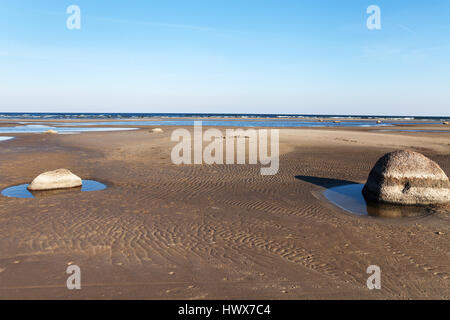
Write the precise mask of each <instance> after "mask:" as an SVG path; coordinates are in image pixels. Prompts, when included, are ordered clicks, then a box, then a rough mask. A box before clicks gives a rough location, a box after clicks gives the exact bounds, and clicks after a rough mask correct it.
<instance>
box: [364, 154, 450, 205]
mask: <svg viewBox="0 0 450 320" xmlns="http://www.w3.org/2000/svg"><path fill="white" fill-rule="evenodd" d="M363 194H364V197H365V198H366V199H367V200H369V201H374V202H383V203H391V204H403V205H429V204H446V203H450V183H449V180H448V177H447V176H446V174H445V173H444V171H442V169H441V168H440V167H439V165H438V164H437V163H436V162H434V161H432V160H430V159H428V158H427V157H425V156H424V155H423V154H421V153H418V152H414V151H409V150H400V151H394V152H390V153H388V154H386V155H384V156H383V157H381V158H380V159H379V160H378V161H377V163H376V164H375V166H374V167H373V169H372V171H371V172H370V174H369V178H368V179H367V183H366V185H365V186H364V188H363Z"/></svg>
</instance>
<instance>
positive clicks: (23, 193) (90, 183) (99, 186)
mask: <svg viewBox="0 0 450 320" xmlns="http://www.w3.org/2000/svg"><path fill="white" fill-rule="evenodd" d="M27 187H28V184H21V185H18V186H13V187H9V188H6V189H4V190H3V191H2V195H3V196H5V197H9V198H37V197H46V196H51V195H57V194H63V193H70V192H72V193H73V192H75V193H77V192H89V191H100V190H104V189H106V188H107V186H106V185H104V184H103V183H100V182H98V181H94V180H83V186H82V187H81V188H70V189H58V190H48V191H33V192H30V191H29V190H28V189H27Z"/></svg>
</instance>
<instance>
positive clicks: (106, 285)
mask: <svg viewBox="0 0 450 320" xmlns="http://www.w3.org/2000/svg"><path fill="white" fill-rule="evenodd" d="M1 125H2V126H3V125H6V124H5V123H2V124H1ZM175 128H178V127H170V126H164V127H163V130H164V132H163V133H153V132H151V127H140V130H136V131H123V132H120V131H119V132H86V133H81V134H76V135H57V134H55V135H48V134H14V136H15V139H12V140H7V141H1V142H0V154H1V156H0V159H1V161H0V189H4V188H6V187H10V186H13V185H18V184H23V183H29V182H30V181H31V180H32V179H33V178H34V177H36V175H37V174H39V173H41V172H44V171H48V170H54V169H58V168H67V169H70V170H71V171H72V172H74V173H76V174H77V175H79V176H81V177H83V179H93V180H96V181H99V182H102V183H104V184H106V185H107V186H108V188H107V189H106V190H102V191H96V192H83V193H67V194H57V195H52V196H48V197H37V198H35V199H16V198H7V197H3V196H2V197H0V299H17V298H20V299H90V298H99V299H136V298H137V299H449V298H450V290H449V288H450V246H449V243H450V242H449V237H450V212H449V208H448V207H445V206H444V207H441V208H438V209H437V212H436V213H435V214H433V215H430V216H426V217H418V218H405V219H379V218H373V217H364V216H357V215H353V214H350V213H348V212H346V211H344V210H342V209H340V208H339V207H337V206H335V205H333V204H332V203H330V202H329V201H328V200H327V199H326V198H325V197H324V196H323V194H322V193H323V191H324V190H325V189H326V188H329V187H332V186H337V185H341V184H345V183H349V182H354V183H364V182H365V180H366V179H367V176H368V174H369V171H370V169H371V168H372V166H373V165H374V164H375V162H376V161H377V159H379V158H380V157H381V156H382V155H383V154H385V153H387V152H390V151H393V150H396V149H405V148H406V149H411V150H414V151H418V152H421V153H423V154H425V155H426V156H427V157H429V158H431V159H432V160H434V161H435V162H437V163H438V164H439V165H440V166H441V168H442V169H443V170H444V171H445V173H446V174H447V175H449V174H450V156H449V155H450V133H433V132H418V133H417V132H416V133H411V132H378V131H377V130H378V128H377V129H374V128H370V127H368V128H350V127H347V128H298V129H297V128H295V129H294V128H292V129H291V128H289V129H286V128H283V129H280V165H279V171H278V173H277V174H276V175H273V176H262V175H260V171H259V170H260V166H259V165H205V164H203V165H179V166H177V165H174V164H172V162H171V158H170V152H171V148H172V146H174V145H175V143H174V142H172V141H171V140H170V134H171V132H172V131H173V130H174V129H175ZM398 128H399V129H405V128H406V129H414V128H427V129H435V130H448V129H449V127H448V125H447V126H445V125H434V126H430V125H426V126H425V125H422V126H421V125H416V126H399V127H398ZM186 129H188V130H192V128H191V127H186ZM218 129H219V130H222V131H223V130H224V129H225V128H224V127H218ZM9 136H11V135H10V134H9ZM70 264H75V265H78V266H79V267H80V268H81V275H82V289H81V290H68V289H67V288H66V279H67V277H68V275H67V274H66V268H67V266H68V265H70ZM370 265H378V266H380V268H381V272H382V289H381V290H368V288H367V286H366V281H367V278H368V276H369V275H368V274H367V273H366V269H367V267H368V266H370Z"/></svg>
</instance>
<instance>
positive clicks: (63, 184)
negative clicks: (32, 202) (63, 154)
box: [27, 169, 82, 191]
mask: <svg viewBox="0 0 450 320" xmlns="http://www.w3.org/2000/svg"><path fill="white" fill-rule="evenodd" d="M81 185H82V181H81V178H80V177H78V176H76V175H74V174H73V173H72V172H70V171H69V170H67V169H58V170H54V171H48V172H44V173H42V174H40V175H38V176H37V177H36V178H35V179H34V180H33V182H31V184H30V185H29V186H28V187H27V189H28V190H30V191H40V190H55V189H67V188H75V187H81Z"/></svg>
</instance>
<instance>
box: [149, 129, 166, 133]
mask: <svg viewBox="0 0 450 320" xmlns="http://www.w3.org/2000/svg"><path fill="white" fill-rule="evenodd" d="M152 132H155V133H161V132H164V130H163V129H161V128H154V129H152Z"/></svg>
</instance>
